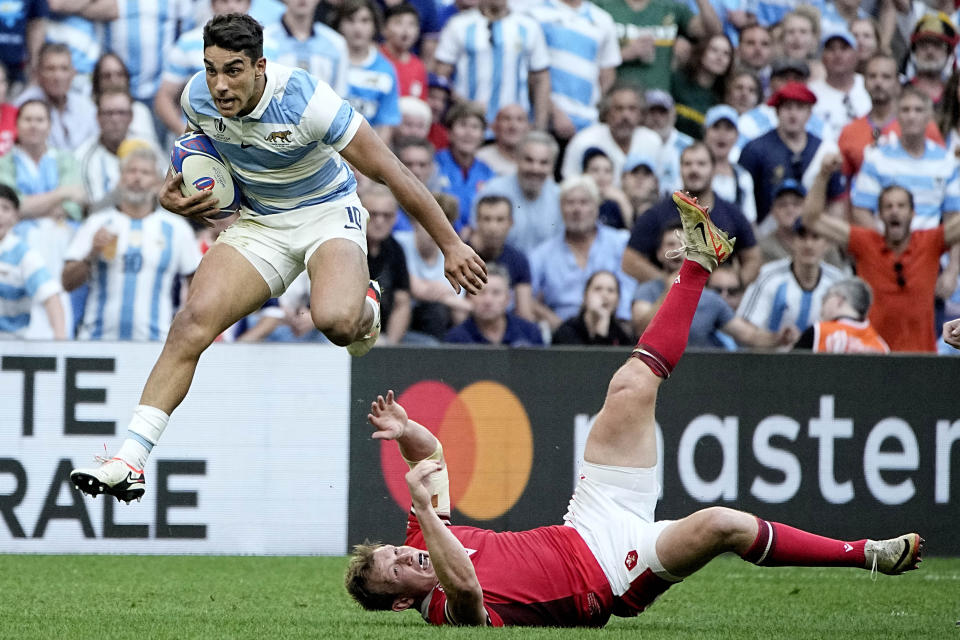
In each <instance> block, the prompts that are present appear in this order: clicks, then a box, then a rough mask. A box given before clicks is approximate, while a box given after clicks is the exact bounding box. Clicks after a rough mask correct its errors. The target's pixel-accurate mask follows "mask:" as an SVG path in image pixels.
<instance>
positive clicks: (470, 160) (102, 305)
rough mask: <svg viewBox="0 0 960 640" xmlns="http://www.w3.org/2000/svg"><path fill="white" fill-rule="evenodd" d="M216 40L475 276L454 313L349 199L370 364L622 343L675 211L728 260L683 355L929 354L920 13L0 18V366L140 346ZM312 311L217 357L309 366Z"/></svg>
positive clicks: (579, 7)
mask: <svg viewBox="0 0 960 640" xmlns="http://www.w3.org/2000/svg"><path fill="white" fill-rule="evenodd" d="M233 12H240V13H249V14H250V15H252V16H253V17H254V18H256V19H257V20H258V21H259V22H260V23H261V24H262V25H263V27H264V55H265V57H267V59H268V60H271V61H273V62H277V63H281V64H285V65H290V66H298V67H302V68H303V69H306V70H307V71H309V72H310V73H312V74H313V75H314V76H316V77H318V78H320V79H321V80H323V81H325V82H327V83H329V84H330V85H331V86H332V87H333V88H334V89H335V90H336V91H337V92H338V93H340V94H341V95H343V96H345V97H346V98H347V99H348V100H349V101H350V103H351V104H352V105H353V107H354V108H355V109H357V110H358V111H359V112H361V113H362V114H363V115H364V116H365V117H366V118H367V120H368V121H369V122H370V124H371V125H372V126H373V127H374V129H375V130H376V131H377V133H378V134H379V135H380V136H381V137H382V138H383V139H384V141H386V142H387V143H388V144H390V145H391V146H392V147H393V149H394V150H395V152H396V154H397V156H398V157H399V158H400V160H401V161H402V162H403V163H404V164H405V165H406V166H407V167H408V168H409V169H410V170H411V171H412V172H413V174H414V175H415V176H416V177H417V178H419V179H420V180H421V181H422V182H423V183H424V184H425V185H427V187H428V188H429V189H430V191H431V192H433V193H434V195H435V197H436V198H437V200H438V202H439V203H440V204H441V207H442V208H443V210H444V212H445V213H446V214H447V217H448V219H449V220H450V222H451V224H452V225H453V226H454V228H455V229H456V230H457V231H458V233H460V234H461V236H462V237H463V238H464V239H465V240H466V241H467V242H468V243H469V244H470V245H471V246H472V247H474V249H475V250H476V251H477V252H478V254H479V255H480V256H481V257H483V259H484V260H485V261H486V262H487V265H488V270H489V276H490V279H489V283H488V284H487V286H486V288H485V289H484V290H483V292H482V293H481V294H479V295H476V296H466V295H463V294H461V295H458V294H456V293H455V292H454V291H453V289H452V288H450V286H449V284H448V283H447V281H446V279H445V277H444V271H443V255H442V254H441V252H440V251H439V249H438V247H437V246H436V245H435V244H434V243H433V241H432V239H431V238H430V236H429V235H428V234H427V233H426V232H424V230H423V229H422V228H421V227H420V226H419V225H418V224H417V223H416V221H415V220H413V219H412V218H411V217H410V216H407V215H406V213H405V212H404V211H402V210H401V209H400V208H399V207H398V205H397V201H396V200H395V199H394V197H393V195H392V194H391V193H390V191H389V190H388V189H386V188H385V187H382V186H381V185H378V184H374V183H371V182H370V181H369V180H366V179H364V178H363V177H362V176H357V177H358V192H359V194H360V197H361V200H362V202H363V204H364V206H365V207H366V209H367V211H368V212H369V214H370V218H369V221H368V223H367V227H366V228H367V235H368V242H369V252H368V263H369V267H370V271H371V276H372V277H374V278H377V279H378V280H379V282H380V283H381V285H382V286H383V290H384V294H383V300H382V311H383V334H382V336H381V339H380V342H381V343H382V344H400V343H410V344H421V345H430V344H442V343H444V342H448V343H472V344H504V345H547V344H590V345H623V344H629V343H631V341H633V340H634V339H635V336H636V335H638V334H639V333H640V332H642V330H643V329H644V327H645V326H646V323H647V322H649V319H650V317H652V315H653V313H655V311H656V309H657V308H658V306H659V304H660V302H661V301H662V299H663V297H664V295H665V292H666V290H667V289H668V288H669V287H670V285H671V283H672V281H673V279H674V278H675V277H676V272H677V269H678V267H679V264H678V261H677V259H676V258H675V257H672V256H675V255H676V253H675V252H674V251H673V250H675V249H677V248H678V246H679V237H678V235H677V216H676V213H675V210H674V207H673V204H672V202H671V201H670V193H671V192H672V191H674V190H676V189H683V190H685V191H687V192H689V193H690V194H691V195H694V196H696V197H697V198H698V199H699V201H700V202H701V203H702V204H704V205H706V206H708V207H709V209H710V211H711V216H712V218H713V220H714V221H715V222H716V223H717V225H718V226H720V227H721V228H722V229H724V230H725V231H726V232H727V233H728V234H729V235H730V236H736V238H737V241H736V245H735V253H734V256H733V258H732V260H731V264H730V265H728V266H725V267H724V268H722V269H718V270H717V271H716V272H715V273H714V274H713V275H712V277H711V280H710V283H709V285H708V289H707V290H706V291H705V293H704V296H703V298H702V300H701V303H700V306H699V307H698V309H697V316H696V318H695V320H694V323H693V328H692V329H691V335H690V344H691V346H693V347H700V348H714V349H731V350H732V349H788V348H790V347H791V346H793V345H794V344H796V348H804V349H814V350H817V351H834V352H837V351H846V352H854V351H875V352H887V351H925V352H934V351H938V350H940V351H942V352H948V351H949V349H947V348H946V347H945V343H944V341H943V340H942V339H941V338H939V335H940V327H941V326H942V325H943V323H944V322H945V321H949V320H951V319H953V318H956V317H957V316H958V315H960V293H957V284H958V278H960V218H958V217H956V216H957V214H958V212H960V164H958V155H960V68H958V65H957V64H956V58H957V48H958V45H960V34H958V30H957V26H956V25H957V19H958V14H957V12H956V10H955V7H954V3H952V2H945V1H944V0H866V2H851V0H811V1H809V2H800V1H799V0H776V1H775V2H774V1H772V0H771V1H767V0H593V1H590V0H283V1H282V2H281V1H280V0H166V1H165V2H150V1H147V0H126V1H122V0H23V1H22V2H15V3H6V4H3V3H0V45H2V46H0V338H4V337H6V338H9V337H14V338H33V339H51V338H57V339H72V338H74V337H75V338H76V339H91V340H96V339H121V340H124V339H131V340H162V339H164V337H165V335H166V331H167V328H168V327H169V324H170V320H171V318H172V315H173V313H175V311H176V308H177V306H178V304H179V301H180V300H182V299H183V296H184V295H186V291H187V289H188V288H189V284H190V278H191V276H192V274H193V272H194V270H195V269H196V267H197V264H198V263H199V260H200V257H201V255H202V252H203V251H205V250H206V248H208V247H209V245H210V244H211V243H212V242H213V241H214V239H215V235H213V234H212V233H211V231H210V230H208V229H196V228H192V227H190V226H189V225H188V224H187V222H186V221H185V220H183V219H180V218H178V217H176V216H173V215H172V214H170V213H168V212H165V211H163V210H162V209H160V208H159V207H158V204H157V201H156V195H155V194H156V189H157V186H158V185H159V182H160V175H161V173H160V172H161V170H163V169H165V167H166V161H165V158H166V157H167V150H168V149H169V148H170V146H171V143H172V141H173V139H174V138H175V137H176V136H178V135H180V134H182V133H183V131H184V127H185V120H184V118H183V114H182V112H181V110H180V94H181V92H182V91H183V89H184V87H185V86H186V85H187V82H188V80H189V79H190V78H191V77H192V76H193V75H194V74H196V73H200V72H203V70H204V64H203V36H202V27H203V24H204V23H205V22H206V20H207V19H208V18H209V17H210V16H211V15H219V14H225V13H233ZM229 222H230V220H229V219H228V220H227V221H225V222H222V223H220V224H221V228H222V226H223V225H225V224H229ZM858 276H859V277H858ZM309 304H310V300H309V293H308V290H307V289H306V287H305V286H304V283H303V282H295V283H294V284H293V285H292V286H291V287H290V290H289V291H288V292H287V293H286V294H284V295H283V296H281V297H280V298H278V299H275V300H271V301H270V302H268V304H267V305H266V306H265V307H264V308H263V309H261V310H260V311H259V312H258V313H257V314H255V315H254V316H252V317H250V318H248V319H246V320H245V321H244V322H243V323H240V324H239V325H238V326H237V327H234V328H233V329H232V330H230V331H228V332H227V333H225V334H224V336H222V338H221V339H223V340H245V341H250V340H272V341H313V340H317V341H322V340H323V337H322V335H321V334H320V333H319V332H317V331H316V330H315V329H314V328H313V326H312V323H311V315H310V310H309ZM801 336H802V337H801ZM798 338H799V341H798Z"/></svg>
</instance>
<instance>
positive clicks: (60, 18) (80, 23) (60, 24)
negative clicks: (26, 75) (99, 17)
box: [44, 13, 101, 75]
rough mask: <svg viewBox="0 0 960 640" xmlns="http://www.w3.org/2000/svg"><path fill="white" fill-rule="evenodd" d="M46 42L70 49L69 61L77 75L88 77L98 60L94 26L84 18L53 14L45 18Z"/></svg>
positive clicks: (97, 41)
mask: <svg viewBox="0 0 960 640" xmlns="http://www.w3.org/2000/svg"><path fill="white" fill-rule="evenodd" d="M44 33H45V34H46V41H47V42H58V43H60V44H65V45H67V46H68V47H69V48H70V60H71V61H72V62H73V67H74V68H75V69H76V70H77V73H78V74H79V75H90V74H91V73H93V67H94V65H96V64H97V60H98V59H99V58H100V52H101V46H100V38H99V37H98V36H97V27H96V25H95V24H94V23H93V22H92V21H90V20H87V19H86V18H81V17H80V16H72V15H66V14H60V13H55V14H52V15H51V16H50V17H49V18H47V26H46V28H45V30H44Z"/></svg>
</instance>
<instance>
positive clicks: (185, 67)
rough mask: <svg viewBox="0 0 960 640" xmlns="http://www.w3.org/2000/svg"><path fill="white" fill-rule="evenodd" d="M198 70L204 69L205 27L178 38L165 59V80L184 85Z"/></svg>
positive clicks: (192, 30)
mask: <svg viewBox="0 0 960 640" xmlns="http://www.w3.org/2000/svg"><path fill="white" fill-rule="evenodd" d="M198 71H203V27H197V28H196V29H191V30H190V31H187V32H186V33H184V34H183V35H181V36H180V37H179V38H177V41H176V42H175V43H174V44H173V47H172V48H171V49H170V51H169V52H168V53H167V55H166V56H164V59H163V81H164V82H171V83H174V84H177V85H181V86H182V85H184V84H186V83H187V80H189V79H190V78H192V77H193V75H194V74H195V73H197V72H198Z"/></svg>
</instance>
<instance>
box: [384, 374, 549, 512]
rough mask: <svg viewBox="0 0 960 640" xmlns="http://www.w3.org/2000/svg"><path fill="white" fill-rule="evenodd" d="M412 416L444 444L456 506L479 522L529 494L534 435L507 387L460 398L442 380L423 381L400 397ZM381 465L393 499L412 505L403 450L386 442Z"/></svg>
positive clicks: (484, 387)
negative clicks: (405, 477)
mask: <svg viewBox="0 0 960 640" xmlns="http://www.w3.org/2000/svg"><path fill="white" fill-rule="evenodd" d="M399 401H400V404H402V405H403V406H404V407H405V408H406V410H407V414H408V415H409V417H410V418H411V419H413V420H416V421H417V422H419V423H420V424H422V425H423V426H425V427H427V428H428V429H430V431H431V432H432V433H433V434H434V435H436V436H437V437H438V438H439V439H440V441H441V442H442V443H443V454H444V457H445V458H446V460H447V467H448V471H449V474H450V502H451V506H452V507H453V508H455V509H457V510H458V511H459V512H460V513H462V514H463V515H465V516H467V517H468V518H472V519H474V520H491V519H493V518H497V517H499V516H502V515H503V514H504V513H506V512H507V511H509V510H510V509H511V507H513V505H514V504H516V502H517V500H518V499H519V498H520V496H521V495H523V492H524V490H525V489H526V487H527V481H528V480H529V479H530V469H531V467H532V466H533V434H532V433H531V431H530V419H529V418H528V417H527V412H526V410H525V409H524V408H523V404H521V402H520V400H519V399H518V398H517V396H515V395H514V394H513V392H512V391H510V389H508V388H507V387H505V386H504V385H502V384H500V383H497V382H492V381H490V380H481V381H479V382H475V383H473V384H471V385H469V386H468V387H466V388H464V389H462V390H461V391H460V392H459V393H458V392H457V391H456V390H454V389H453V388H451V387H450V386H448V385H446V384H444V383H442V382H438V381H436V380H425V381H422V382H418V383H416V384H414V385H413V386H411V387H410V388H408V389H407V390H406V391H404V392H403V393H401V394H400V397H399ZM380 465H381V468H382V469H383V478H384V481H385V482H386V484H387V488H388V489H389V491H390V495H391V496H392V497H393V499H394V500H395V501H396V503H397V504H398V505H400V507H401V508H402V509H407V508H409V506H410V494H409V492H408V491H407V484H406V481H405V480H404V477H403V476H404V474H405V473H406V471H407V465H406V463H405V462H404V461H403V459H402V458H401V457H400V453H399V452H398V451H397V446H396V444H394V443H393V442H390V441H385V442H383V443H381V447H380Z"/></svg>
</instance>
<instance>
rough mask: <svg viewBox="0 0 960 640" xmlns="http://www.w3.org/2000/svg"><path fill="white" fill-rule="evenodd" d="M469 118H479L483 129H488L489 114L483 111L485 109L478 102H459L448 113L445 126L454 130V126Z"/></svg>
mask: <svg viewBox="0 0 960 640" xmlns="http://www.w3.org/2000/svg"><path fill="white" fill-rule="evenodd" d="M467 118H479V120H480V123H481V125H482V126H483V128H484V129H486V128H487V114H486V112H485V111H484V110H483V107H481V106H480V105H479V104H477V103H476V102H469V101H464V102H458V103H457V104H455V105H453V106H452V107H450V110H449V111H447V117H446V118H445V122H444V124H445V125H446V126H447V128H448V129H452V128H453V125H454V124H456V123H457V122H458V121H460V120H466V119H467Z"/></svg>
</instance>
